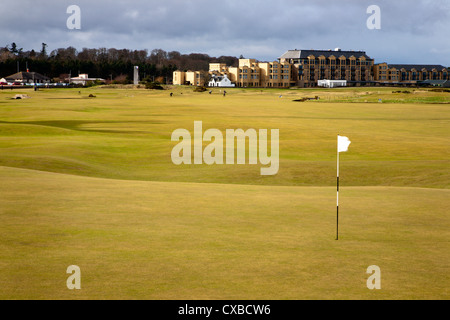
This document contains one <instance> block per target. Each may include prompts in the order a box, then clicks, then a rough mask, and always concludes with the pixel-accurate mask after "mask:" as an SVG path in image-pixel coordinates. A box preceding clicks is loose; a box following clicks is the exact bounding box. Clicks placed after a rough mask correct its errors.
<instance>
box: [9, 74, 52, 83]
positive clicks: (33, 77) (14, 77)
mask: <svg viewBox="0 0 450 320" xmlns="http://www.w3.org/2000/svg"><path fill="white" fill-rule="evenodd" d="M5 79H6V80H8V81H15V80H21V81H29V80H39V81H50V78H49V77H46V76H44V75H42V74H40V73H37V72H17V73H14V74H12V75H10V76H7V77H5Z"/></svg>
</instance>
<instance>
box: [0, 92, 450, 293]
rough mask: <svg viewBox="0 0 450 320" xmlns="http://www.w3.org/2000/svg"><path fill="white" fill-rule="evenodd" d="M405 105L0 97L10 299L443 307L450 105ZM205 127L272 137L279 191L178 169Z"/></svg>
mask: <svg viewBox="0 0 450 320" xmlns="http://www.w3.org/2000/svg"><path fill="white" fill-rule="evenodd" d="M409 90H410V91H411V93H393V91H394V89H392V88H344V89H336V90H325V89H322V90H318V89H290V90H268V89H227V95H226V97H224V96H223V95H222V92H220V89H214V90H213V92H212V94H209V93H208V92H204V93H195V92H193V90H192V88H189V87H170V88H168V89H167V90H164V91H152V90H145V89H126V88H122V89H119V88H107V87H105V88H101V87H94V88H90V89H64V90H62V89H47V90H45V89H44V90H40V91H36V92H34V91H32V90H15V91H9V90H5V91H0V148H1V153H0V177H1V180H2V183H1V185H0V192H1V195H2V196H1V197H0V216H1V232H0V287H1V288H2V290H1V291H0V297H1V298H2V299H155V300H159V299H293V300H297V299H448V298H449V297H450V293H449V290H448V288H449V286H450V276H449V265H450V254H449V249H450V240H449V239H450V216H449V211H450V200H449V196H450V191H449V189H450V169H449V168H450V167H449V165H450V152H449V141H450V129H449V124H450V121H449V120H450V112H449V107H450V104H449V103H450V93H446V92H432V91H430V90H427V89H421V90H417V91H416V92H412V90H411V89H409ZM170 92H173V93H174V95H173V97H170V96H169V94H170ZM20 93H23V94H28V95H29V96H30V97H31V98H30V99H24V100H13V99H11V98H12V97H14V95H15V94H20ZM89 95H93V96H94V97H89ZM316 96H318V97H320V99H319V100H311V101H307V102H296V101H294V100H298V99H301V98H305V97H316ZM380 99H381V102H379V101H380ZM194 121H202V122H203V130H207V129H210V128H217V129H219V130H220V131H221V132H225V131H226V130H227V129H238V128H242V129H244V130H247V129H250V128H253V129H256V130H258V129H269V130H270V129H279V131H280V146H279V149H280V164H279V172H278V174H277V175H274V176H261V174H260V168H261V165H260V164H258V165H249V164H246V165H211V166H208V165H205V164H202V165H180V166H176V165H174V164H173V163H172V160H171V151H172V148H173V147H174V146H175V145H176V142H173V141H171V134H172V132H173V131H174V130H176V129H179V128H184V129H187V130H188V131H190V132H193V129H194ZM337 134H342V135H345V136H348V137H349V138H350V140H351V141H352V144H351V146H350V148H349V151H348V152H346V153H343V154H341V156H340V161H341V162H340V175H341V190H340V240H339V241H335V231H336V136H337ZM206 145H207V143H204V146H206ZM70 265H77V266H79V267H80V269H81V274H82V280H81V283H82V284H81V285H82V289H81V290H69V289H68V288H67V286H66V280H67V278H68V276H69V275H68V274H67V273H66V269H67V267H68V266H70ZM371 265H377V266H379V267H380V269H381V275H382V276H381V277H382V278H381V279H382V280H381V283H382V289H381V290H369V289H368V288H367V286H366V281H367V279H368V277H369V275H368V274H366V269H367V267H369V266H371Z"/></svg>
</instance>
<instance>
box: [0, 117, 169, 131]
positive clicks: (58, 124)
mask: <svg viewBox="0 0 450 320" xmlns="http://www.w3.org/2000/svg"><path fill="white" fill-rule="evenodd" d="M2 123H3V124H20V125H35V126H44V127H53V128H60V129H67V130H74V131H81V132H99V133H136V134H140V133H148V132H147V131H127V130H108V129H105V130H102V129H83V128H81V126H82V125H89V124H91V125H92V124H114V123H116V124H117V123H145V124H149V125H152V124H164V123H165V122H163V121H127V122H124V121H83V120H54V121H21V122H8V121H0V124H2Z"/></svg>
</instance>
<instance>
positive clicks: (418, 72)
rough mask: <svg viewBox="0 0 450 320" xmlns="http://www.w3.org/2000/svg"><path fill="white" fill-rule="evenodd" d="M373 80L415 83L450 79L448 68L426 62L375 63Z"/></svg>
mask: <svg viewBox="0 0 450 320" xmlns="http://www.w3.org/2000/svg"><path fill="white" fill-rule="evenodd" d="M373 74H374V80H375V81H377V82H378V83H380V84H416V83H420V82H421V81H428V80H444V81H445V80H450V77H449V70H448V68H446V67H444V66H441V65H426V64H388V63H385V62H384V63H380V64H376V65H375V66H374V68H373Z"/></svg>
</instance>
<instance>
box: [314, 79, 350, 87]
mask: <svg viewBox="0 0 450 320" xmlns="http://www.w3.org/2000/svg"><path fill="white" fill-rule="evenodd" d="M317 85H318V86H319V87H325V88H336V87H346V86H347V80H318V81H317Z"/></svg>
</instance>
